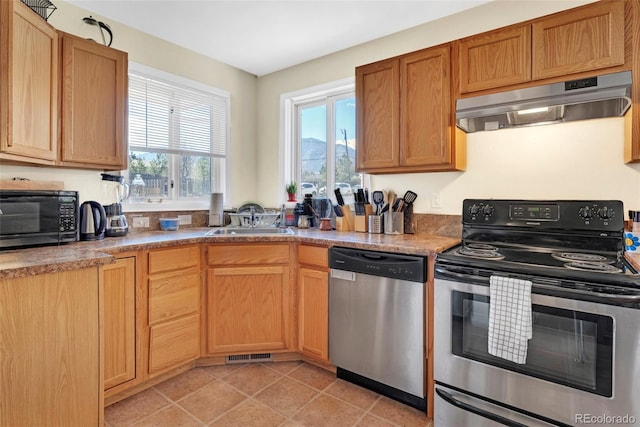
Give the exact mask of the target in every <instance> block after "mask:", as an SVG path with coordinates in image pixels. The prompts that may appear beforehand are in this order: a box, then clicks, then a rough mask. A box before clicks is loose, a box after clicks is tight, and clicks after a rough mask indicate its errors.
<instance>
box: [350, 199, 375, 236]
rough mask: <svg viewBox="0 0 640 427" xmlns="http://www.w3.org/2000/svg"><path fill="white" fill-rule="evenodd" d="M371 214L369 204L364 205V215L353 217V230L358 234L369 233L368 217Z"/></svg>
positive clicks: (371, 209) (371, 210) (371, 208)
mask: <svg viewBox="0 0 640 427" xmlns="http://www.w3.org/2000/svg"><path fill="white" fill-rule="evenodd" d="M372 213H373V207H372V206H371V205H369V204H366V205H364V215H356V216H355V217H354V223H353V228H354V230H355V231H358V232H360V233H366V232H367V231H369V215H371V214H372Z"/></svg>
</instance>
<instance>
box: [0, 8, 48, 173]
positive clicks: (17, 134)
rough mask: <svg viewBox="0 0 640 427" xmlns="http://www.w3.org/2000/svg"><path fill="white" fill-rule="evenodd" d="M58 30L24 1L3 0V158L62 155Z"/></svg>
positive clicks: (32, 159)
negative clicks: (59, 144) (60, 147)
mask: <svg viewBox="0 0 640 427" xmlns="http://www.w3.org/2000/svg"><path fill="white" fill-rule="evenodd" d="M58 58H59V57H58V34H57V33H56V30H55V29H54V28H53V27H51V26H50V25H49V24H47V23H46V21H45V20H44V19H42V18H41V17H40V16H39V15H37V14H36V13H35V12H33V11H32V10H31V9H29V8H28V7H27V6H25V5H24V4H22V3H21V2H20V1H0V69H1V70H2V73H0V158H1V159H8V160H16V161H23V162H30V163H42V164H54V162H55V160H56V159H57V156H58V142H57V139H58V124H57V121H58Z"/></svg>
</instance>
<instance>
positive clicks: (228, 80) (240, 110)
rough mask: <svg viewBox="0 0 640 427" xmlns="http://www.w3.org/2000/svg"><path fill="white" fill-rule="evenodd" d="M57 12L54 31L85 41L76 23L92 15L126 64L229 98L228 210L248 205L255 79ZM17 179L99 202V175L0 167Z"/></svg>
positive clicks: (71, 12)
mask: <svg viewBox="0 0 640 427" xmlns="http://www.w3.org/2000/svg"><path fill="white" fill-rule="evenodd" d="M55 3H56V6H57V8H58V9H57V10H56V11H55V12H54V13H53V14H52V15H51V18H50V19H49V23H50V24H51V25H53V26H54V27H55V28H57V29H60V30H62V31H66V32H68V33H71V34H76V35H79V36H81V37H87V36H88V34H89V33H88V31H87V29H91V27H89V26H88V25H86V24H84V23H83V22H82V18H84V17H85V16H89V15H92V16H94V17H95V18H97V19H99V20H103V21H104V22H106V23H108V24H109V26H110V27H111V29H112V31H113V34H114V37H113V44H112V47H114V48H116V49H120V50H124V51H126V52H128V54H129V61H132V62H137V63H140V64H144V65H147V66H149V67H153V68H157V69H160V70H163V71H166V72H169V73H173V74H177V75H180V76H183V77H186V78H189V79H192V80H196V81H198V82H201V83H204V84H207V85H210V86H214V87H217V88H220V89H224V90H226V91H229V92H230V93H231V131H230V133H231V173H230V177H231V182H232V188H231V200H232V203H233V204H234V205H238V204H240V203H241V202H242V201H244V200H247V199H253V198H254V194H255V185H254V183H255V182H256V180H257V175H256V169H257V163H256V162H257V158H256V150H255V144H256V111H257V110H256V103H255V99H256V88H257V78H256V77H255V76H254V75H252V74H249V73H246V72H244V71H240V70H238V69H236V68H233V67H231V66H228V65H226V64H223V63H221V62H219V61H216V60H213V59H210V58H207V57H205V56H203V55H200V54H197V53H195V52H193V51H190V50H187V49H184V48H181V47H179V46H176V45H174V44H171V43H168V42H165V41H163V40H160V39H158V38H156V37H153V36H150V35H148V34H146V33H142V32H140V31H136V30H134V29H132V28H130V27H127V26H125V25H121V24H119V23H118V22H114V21H111V20H109V19H103V18H102V17H100V16H99V15H96V14H94V13H89V12H88V11H86V10H83V9H80V8H78V7H75V6H73V5H71V4H69V3H66V2H63V1H56V2H55ZM150 12H152V11H150ZM14 176H21V177H26V178H30V179H50V180H59V181H64V182H65V188H67V189H71V190H79V191H80V198H81V200H88V199H96V200H99V194H100V171H86V170H78V169H54V168H43V167H17V166H6V165H2V166H1V167H0V179H10V178H12V177H14Z"/></svg>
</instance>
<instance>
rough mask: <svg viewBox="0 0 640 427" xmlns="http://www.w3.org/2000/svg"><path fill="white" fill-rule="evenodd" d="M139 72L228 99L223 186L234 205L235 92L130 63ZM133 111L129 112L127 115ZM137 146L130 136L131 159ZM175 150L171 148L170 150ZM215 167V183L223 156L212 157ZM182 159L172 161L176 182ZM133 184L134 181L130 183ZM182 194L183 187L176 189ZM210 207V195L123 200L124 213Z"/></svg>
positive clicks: (227, 200) (134, 71)
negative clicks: (232, 101)
mask: <svg viewBox="0 0 640 427" xmlns="http://www.w3.org/2000/svg"><path fill="white" fill-rule="evenodd" d="M130 72H133V73H139V74H142V75H146V76H148V77H151V78H156V79H158V80H160V81H163V82H166V83H168V84H172V85H175V86H178V87H183V88H185V89H188V90H197V91H202V92H206V93H210V94H212V95H216V96H219V97H223V98H225V104H226V105H225V107H226V108H225V116H226V117H225V128H224V133H225V138H224V139H225V141H224V147H225V156H224V161H225V167H224V169H225V170H224V180H225V185H224V189H223V194H224V207H225V208H227V207H228V205H230V201H231V181H230V180H231V172H230V169H231V150H230V148H231V94H230V92H229V91H226V90H223V89H219V88H216V87H213V86H210V85H207V84H204V83H201V82H198V81H195V80H191V79H188V78H186V77H182V76H179V75H176V74H172V73H169V72H166V71H162V70H159V69H157V68H152V67H149V66H146V65H143V64H139V63H135V62H129V70H128V73H127V74H129V73H130ZM127 102H129V95H128V93H127ZM128 115H129V113H128V112H127V116H128ZM172 122H173V121H170V125H169V126H170V129H171V128H172ZM135 148H136V147H133V150H132V149H131V147H129V140H128V138H127V159H128V158H129V153H130V151H138V150H136V149H135ZM169 151H171V150H169ZM210 158H211V161H212V167H211V180H212V182H213V179H214V176H215V175H216V172H214V167H213V162H214V160H215V159H217V158H220V157H216V156H211V157H210ZM178 163H179V162H177V161H172V159H171V158H170V159H169V173H170V174H171V176H170V179H173V180H174V182H177V183H178V184H177V185H179V181H180V180H179V164H178ZM121 174H122V175H123V176H127V177H128V176H129V168H128V164H127V169H125V170H123V171H121ZM129 184H130V183H129ZM174 191H176V192H177V193H178V194H179V188H176V189H174ZM209 207H210V198H209V197H206V198H205V197H202V198H199V199H197V200H189V199H187V198H179V197H178V198H176V199H167V200H163V201H162V202H151V203H149V202H145V203H133V202H132V201H131V199H129V200H127V201H125V202H124V203H123V206H122V209H123V211H124V212H154V211H176V210H208V209H209Z"/></svg>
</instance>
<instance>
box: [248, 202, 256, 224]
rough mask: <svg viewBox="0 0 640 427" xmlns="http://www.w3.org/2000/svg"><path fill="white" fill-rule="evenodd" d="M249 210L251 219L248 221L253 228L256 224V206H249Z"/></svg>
mask: <svg viewBox="0 0 640 427" xmlns="http://www.w3.org/2000/svg"><path fill="white" fill-rule="evenodd" d="M249 211H250V212H251V221H250V222H249V226H250V227H251V228H255V226H256V208H254V207H253V206H251V207H250V208H249Z"/></svg>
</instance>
